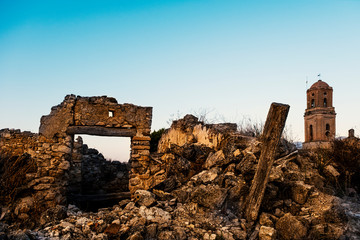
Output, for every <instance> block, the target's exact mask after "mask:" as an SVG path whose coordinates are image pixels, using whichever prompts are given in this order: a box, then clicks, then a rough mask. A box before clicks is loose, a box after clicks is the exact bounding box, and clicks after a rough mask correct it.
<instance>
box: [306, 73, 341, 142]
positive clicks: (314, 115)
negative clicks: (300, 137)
mask: <svg viewBox="0 0 360 240" xmlns="http://www.w3.org/2000/svg"><path fill="white" fill-rule="evenodd" d="M335 117H336V113H335V108H334V107H333V89H332V87H330V86H329V85H328V84H327V83H325V82H323V81H321V80H319V81H317V82H316V83H314V84H313V85H312V86H311V87H310V88H309V89H308V90H307V108H306V110H305V114H304V119H305V142H304V144H303V147H304V148H305V149H307V148H316V147H325V148H327V147H330V146H331V144H330V143H331V141H333V140H334V139H335V132H336V126H335Z"/></svg>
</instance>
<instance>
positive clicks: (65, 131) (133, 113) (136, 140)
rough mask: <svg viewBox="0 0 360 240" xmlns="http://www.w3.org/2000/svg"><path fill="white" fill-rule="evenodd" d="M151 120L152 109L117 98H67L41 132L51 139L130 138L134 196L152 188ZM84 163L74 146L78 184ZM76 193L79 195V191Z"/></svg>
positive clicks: (73, 172)
mask: <svg viewBox="0 0 360 240" xmlns="http://www.w3.org/2000/svg"><path fill="white" fill-rule="evenodd" d="M151 118H152V108H151V107H139V106H135V105H132V104H118V103H117V101H116V99H115V98H110V97H106V96H102V97H80V96H75V95H67V96H66V97H65V99H64V101H63V102H62V103H61V104H60V105H58V106H55V107H53V108H52V109H51V113H50V115H47V116H43V117H42V118H41V125H40V129H39V133H40V134H41V135H43V136H45V137H47V138H54V137H69V136H70V138H72V139H73V138H74V135H75V134H89V135H98V136H120V137H130V138H131V159H130V162H131V174H130V185H129V189H130V192H132V193H134V192H135V191H136V190H137V189H147V188H148V185H147V179H149V178H150V172H149V155H150V151H149V150H150V136H149V135H150V130H151ZM73 142H74V141H73ZM81 162H82V156H81V153H80V152H79V151H78V150H77V148H76V147H74V146H73V147H72V158H71V173H70V174H71V175H72V176H73V178H72V179H73V180H74V179H75V180H74V181H75V182H76V181H77V182H78V183H79V182H80V181H81V171H79V169H80V168H81ZM76 179H77V180H76ZM74 185H76V184H75V183H74ZM78 185H79V184H78ZM74 191H75V192H79V189H77V190H76V189H74Z"/></svg>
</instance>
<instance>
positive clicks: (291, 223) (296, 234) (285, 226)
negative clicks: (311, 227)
mask: <svg viewBox="0 0 360 240" xmlns="http://www.w3.org/2000/svg"><path fill="white" fill-rule="evenodd" d="M276 230H277V232H278V234H279V235H280V236H281V237H282V238H283V239H299V240H300V239H304V238H305V237H306V236H307V230H308V229H307V227H306V226H304V224H302V222H300V221H299V220H297V218H296V217H294V216H293V215H291V213H286V214H285V215H284V216H283V217H281V218H280V219H279V220H278V221H277V223H276Z"/></svg>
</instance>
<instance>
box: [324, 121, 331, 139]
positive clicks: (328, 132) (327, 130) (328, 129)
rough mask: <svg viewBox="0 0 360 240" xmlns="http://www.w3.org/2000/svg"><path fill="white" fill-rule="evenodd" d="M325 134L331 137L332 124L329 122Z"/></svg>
mask: <svg viewBox="0 0 360 240" xmlns="http://www.w3.org/2000/svg"><path fill="white" fill-rule="evenodd" d="M325 136H326V137H330V124H328V123H327V124H326V131H325Z"/></svg>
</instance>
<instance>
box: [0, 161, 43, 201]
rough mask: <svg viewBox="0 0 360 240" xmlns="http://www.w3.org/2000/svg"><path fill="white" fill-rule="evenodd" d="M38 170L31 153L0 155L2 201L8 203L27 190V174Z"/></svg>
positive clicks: (0, 194)
mask: <svg viewBox="0 0 360 240" xmlns="http://www.w3.org/2000/svg"><path fill="white" fill-rule="evenodd" d="M35 171H36V163H35V161H34V160H33V159H31V157H30V155H28V154H23V155H21V156H4V155H0V202H1V203H4V204H8V203H11V202H13V201H14V200H15V199H16V198H17V196H18V195H20V194H21V193H22V192H24V191H26V190H27V189H26V188H25V186H26V174H27V173H31V172H35Z"/></svg>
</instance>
